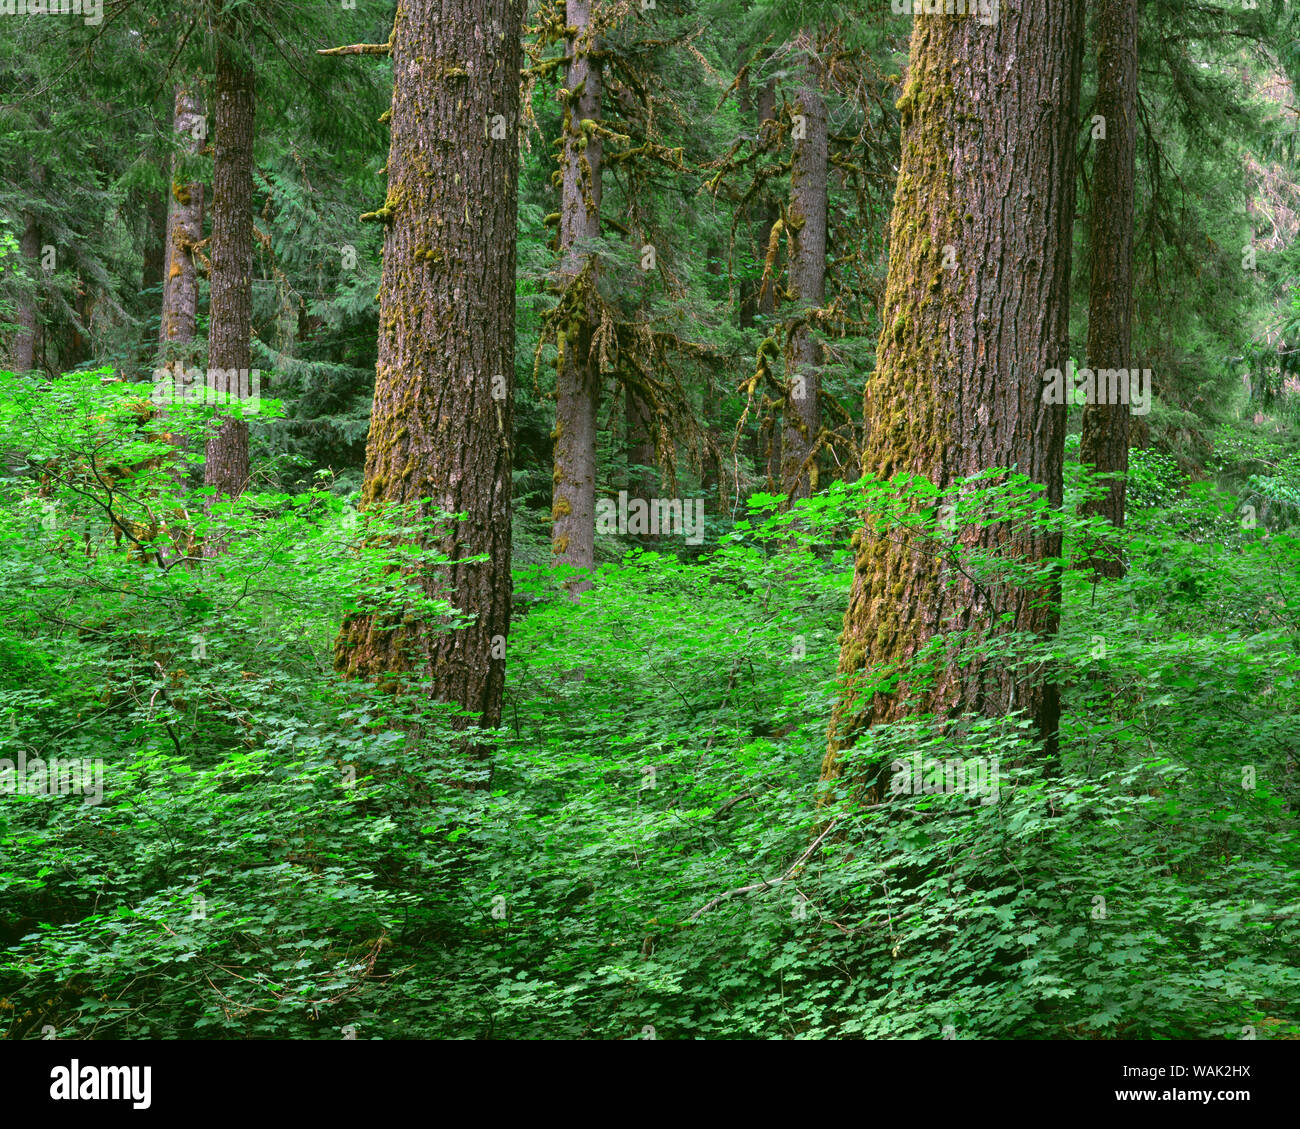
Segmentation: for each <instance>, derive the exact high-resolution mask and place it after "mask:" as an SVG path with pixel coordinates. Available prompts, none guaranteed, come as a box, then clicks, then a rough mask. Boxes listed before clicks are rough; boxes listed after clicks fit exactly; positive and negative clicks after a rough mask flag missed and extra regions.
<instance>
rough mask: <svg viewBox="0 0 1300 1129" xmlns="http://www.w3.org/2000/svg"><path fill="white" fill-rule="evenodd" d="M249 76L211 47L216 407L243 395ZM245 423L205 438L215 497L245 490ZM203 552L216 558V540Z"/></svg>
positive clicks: (248, 356) (207, 476)
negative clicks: (213, 77)
mask: <svg viewBox="0 0 1300 1129" xmlns="http://www.w3.org/2000/svg"><path fill="white" fill-rule="evenodd" d="M254 83H255V76H254V73H253V67H252V64H251V63H250V62H249V61H248V60H247V57H246V56H241V55H239V54H237V53H236V51H235V48H234V47H233V46H232V45H231V44H230V43H229V42H228V41H227V39H226V37H225V36H222V38H221V39H219V40H218V45H217V68H216V106H215V113H214V122H213V126H214V130H215V133H216V138H215V146H214V159H213V167H212V271H211V291H210V292H211V320H210V322H209V325H208V373H207V386H208V388H209V390H211V391H212V392H214V393H215V394H216V396H217V398H218V401H219V402H220V401H223V400H228V399H235V398H240V399H242V398H246V397H248V396H249V395H250V393H251V388H250V379H249V369H250V367H251V365H252V352H251V349H250V339H251V337H252V332H253V328H252V305H253V99H254V93H253V92H254ZM248 475H249V464H248V424H247V423H245V422H244V421H243V420H240V419H232V418H230V417H225V418H222V420H221V423H220V428H219V430H218V431H217V433H216V434H215V435H213V436H212V437H211V438H209V439H208V443H207V459H206V462H205V464H204V471H203V481H204V484H205V485H207V486H215V487H216V497H218V498H220V497H225V498H234V497H238V496H239V494H241V493H242V492H243V490H244V487H245V486H246V485H247V484H248ZM209 548H211V549H213V550H214V551H217V552H220V551H221V542H220V539H211V540H210V541H209Z"/></svg>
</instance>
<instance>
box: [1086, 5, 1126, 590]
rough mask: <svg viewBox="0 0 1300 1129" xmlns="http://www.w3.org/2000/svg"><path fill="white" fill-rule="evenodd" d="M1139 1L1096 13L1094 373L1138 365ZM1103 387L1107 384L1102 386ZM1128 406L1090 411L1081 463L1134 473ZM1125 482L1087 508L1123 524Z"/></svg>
mask: <svg viewBox="0 0 1300 1129" xmlns="http://www.w3.org/2000/svg"><path fill="white" fill-rule="evenodd" d="M1137 33H1138V6H1137V0H1101V3H1100V4H1099V5H1098V6H1097V16H1096V35H1097V104H1096V109H1095V110H1094V111H1093V112H1094V115H1100V116H1101V117H1102V118H1103V119H1104V122H1105V130H1106V136H1105V137H1104V138H1103V137H1098V138H1097V139H1096V140H1095V141H1094V143H1093V144H1094V145H1095V147H1096V157H1095V158H1094V160H1093V166H1092V187H1091V196H1090V199H1089V202H1088V213H1089V228H1090V234H1089V239H1088V247H1089V258H1090V270H1089V282H1088V367H1089V368H1091V369H1092V370H1093V371H1094V372H1096V371H1097V370H1098V369H1128V368H1130V367H1131V361H1132V319H1133V194H1134V184H1133V181H1134V164H1135V160H1136V152H1137V83H1138V75H1137ZM1098 384H1099V385H1100V382H1098ZM1128 444H1129V406H1128V404H1123V403H1120V404H1085V405H1084V408H1083V434H1082V436H1081V437H1080V442H1079V461H1080V462H1081V463H1085V464H1089V465H1092V466H1094V467H1096V468H1097V470H1098V471H1099V472H1101V473H1103V474H1115V475H1119V476H1123V475H1127V473H1128ZM1124 494H1125V483H1124V479H1123V477H1119V478H1117V479H1115V480H1113V481H1112V482H1111V483H1110V484H1109V486H1108V489H1107V492H1106V494H1105V496H1104V497H1102V498H1100V499H1098V500H1097V501H1095V502H1090V503H1088V504H1087V505H1086V506H1084V508H1083V512H1084V513H1087V514H1101V515H1102V516H1103V517H1105V518H1106V519H1107V520H1109V521H1110V523H1111V524H1112V525H1114V526H1116V527H1117V528H1118V527H1122V526H1123V524H1124ZM1091 564H1092V568H1093V571H1094V573H1095V574H1096V575H1098V576H1110V577H1118V576H1122V575H1123V574H1124V560H1123V557H1122V556H1121V554H1120V553H1119V552H1118V550H1116V549H1109V550H1108V549H1105V548H1103V549H1102V550H1101V551H1100V552H1098V553H1097V554H1096V555H1095V557H1094V559H1093V560H1092V562H1091Z"/></svg>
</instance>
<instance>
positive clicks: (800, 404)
mask: <svg viewBox="0 0 1300 1129" xmlns="http://www.w3.org/2000/svg"><path fill="white" fill-rule="evenodd" d="M815 69H816V67H815V64H809V70H812V71H815ZM794 114H795V118H794V121H795V125H796V129H795V130H794V131H792V132H793V133H794V134H795V137H794V141H793V144H794V156H793V161H792V164H791V168H790V206H789V209H788V211H787V216H788V218H789V226H790V235H791V240H792V243H793V246H792V248H791V252H790V270H789V281H790V285H789V293H790V299H791V301H792V302H793V303H794V305H793V307H792V308H791V310H790V317H791V318H792V319H793V322H792V323H787V324H791V326H792V327H791V330H790V333H789V335H788V339H787V341H786V350H787V373H786V393H785V404H784V406H783V409H782V430H783V434H782V438H781V493H783V494H785V495H786V497H787V498H788V499H789V500H790V501H791V502H794V501H796V500H797V499H800V498H807V497H809V496H810V495H811V494H812V493H813V492H814V491H815V490H816V489H817V468H816V465H815V463H814V456H813V451H814V449H815V447H816V445H817V435H818V433H819V432H820V431H821V408H820V404H819V402H818V396H819V394H820V390H821V379H820V369H819V365H820V357H819V352H820V348H821V347H820V345H819V344H818V342H817V338H816V335H815V334H814V333H813V330H812V326H811V325H809V323H808V320H807V313H808V311H809V310H810V309H820V308H821V306H822V305H823V303H824V302H825V300H826V176H827V161H828V153H829V150H828V145H829V139H828V137H827V133H826V129H827V119H826V102H825V100H824V99H823V98H822V96H821V93H820V92H819V91H818V90H817V88H816V87H815V86H814V85H812V84H811V83H808V84H805V85H804V86H801V87H799V89H798V91H797V92H796V94H795V99H794Z"/></svg>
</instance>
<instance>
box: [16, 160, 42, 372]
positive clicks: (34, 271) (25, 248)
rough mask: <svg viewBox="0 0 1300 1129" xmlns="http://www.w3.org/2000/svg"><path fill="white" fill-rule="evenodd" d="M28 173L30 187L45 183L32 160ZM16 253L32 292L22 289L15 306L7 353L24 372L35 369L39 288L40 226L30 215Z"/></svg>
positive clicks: (39, 168)
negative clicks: (13, 323)
mask: <svg viewBox="0 0 1300 1129" xmlns="http://www.w3.org/2000/svg"><path fill="white" fill-rule="evenodd" d="M29 168H30V172H31V177H32V186H33V188H35V189H36V190H38V191H39V189H40V188H41V187H42V186H43V185H44V184H45V170H44V169H43V168H42V167H41V166H40V165H38V164H36V162H35V161H33V162H31V164H30V166H29ZM18 250H19V253H20V254H21V256H22V261H23V268H24V269H25V270H26V271H27V272H28V273H29V274H30V275H31V276H32V289H31V290H30V291H27V290H24V291H23V294H22V297H20V298H19V299H18V301H17V302H16V303H15V309H14V322H15V323H16V324H17V326H18V329H17V330H16V331H15V332H14V336H13V344H12V345H11V346H10V349H9V351H10V353H11V354H12V356H13V366H14V371H15V372H28V371H29V370H31V369H33V368H35V367H36V332H37V324H38V323H37V310H38V306H39V303H38V300H37V296H38V295H39V294H40V289H41V281H40V280H41V276H42V269H41V262H40V259H41V226H40V223H39V221H38V220H37V218H36V216H35V215H33V214H32V213H31V212H24V213H23V233H22V236H21V237H20V238H19V242H18Z"/></svg>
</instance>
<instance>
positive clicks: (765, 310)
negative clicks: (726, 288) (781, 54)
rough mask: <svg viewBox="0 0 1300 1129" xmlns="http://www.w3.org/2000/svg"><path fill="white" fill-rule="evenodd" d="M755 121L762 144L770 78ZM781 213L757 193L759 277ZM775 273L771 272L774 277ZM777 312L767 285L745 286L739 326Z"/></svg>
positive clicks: (772, 101)
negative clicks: (764, 287)
mask: <svg viewBox="0 0 1300 1129" xmlns="http://www.w3.org/2000/svg"><path fill="white" fill-rule="evenodd" d="M753 109H754V121H755V123H756V126H757V129H758V135H759V138H760V141H762V140H763V139H764V138H765V137H766V136H767V135H769V134H770V133H771V131H772V130H774V129H775V128H776V121H775V119H776V80H775V79H769V80H768V81H767V83H766V84H764V86H763V88H762V89H761V90H760V91H759V92H758V97H757V98H756V99H754V102H753ZM779 215H780V212H779V210H778V209H777V206H776V201H775V200H773V199H772V196H771V194H770V193H769V192H766V191H760V194H759V221H758V227H757V228H756V230H755V239H756V240H757V243H756V249H757V252H758V259H757V264H758V268H759V272H760V274H761V273H762V266H763V260H764V257H765V256H766V255H767V248H768V244H769V242H770V241H771V237H772V225H773V224H775V223H776V221H777V218H778V217H779ZM775 275H776V272H775V270H774V271H773V276H774V277H775ZM775 309H776V288H775V287H774V286H768V287H767V289H766V290H763V289H762V287H761V286H760V283H759V282H758V280H755V281H754V282H753V283H752V284H750V285H749V286H747V287H746V289H745V290H744V292H743V293H742V294H741V299H740V327H741V329H748V328H749V327H750V326H752V325H753V324H754V318H755V315H759V314H761V315H763V316H765V317H769V318H770V317H771V316H772V313H773V311H774V310H775Z"/></svg>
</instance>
